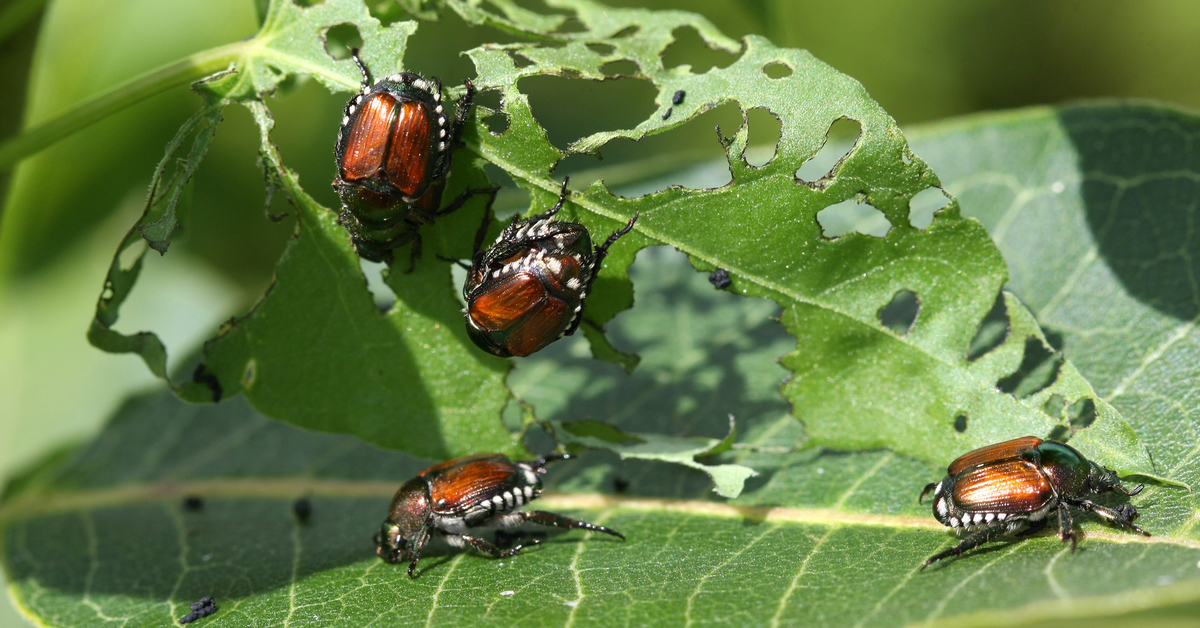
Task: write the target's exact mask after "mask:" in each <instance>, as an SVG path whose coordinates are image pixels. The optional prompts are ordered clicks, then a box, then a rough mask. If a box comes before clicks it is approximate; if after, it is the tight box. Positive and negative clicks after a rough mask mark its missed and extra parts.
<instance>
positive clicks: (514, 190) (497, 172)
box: [458, 163, 529, 285]
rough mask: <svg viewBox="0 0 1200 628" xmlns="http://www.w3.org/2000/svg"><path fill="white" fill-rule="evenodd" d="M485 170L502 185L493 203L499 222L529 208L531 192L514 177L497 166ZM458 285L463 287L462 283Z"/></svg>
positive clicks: (485, 167) (486, 165) (487, 166)
mask: <svg viewBox="0 0 1200 628" xmlns="http://www.w3.org/2000/svg"><path fill="white" fill-rule="evenodd" d="M483 170H484V172H486V173H487V175H488V180H490V181H492V182H493V183H496V184H499V185H500V191H499V192H498V193H497V194H496V201H495V202H494V203H492V211H493V212H495V214H496V219H497V220H498V221H500V222H504V221H506V220H508V219H509V218H511V217H512V216H513V215H515V214H517V213H518V212H523V211H525V210H526V209H528V208H529V190H526V189H524V188H520V187H517V184H516V182H515V181H513V179H512V177H511V176H509V174H508V173H507V172H505V171H504V170H503V169H502V168H500V167H499V166H497V165H496V164H493V163H487V164H484V166H483ZM489 244H490V241H489ZM464 277H465V275H464ZM458 285H462V282H459V283H458Z"/></svg>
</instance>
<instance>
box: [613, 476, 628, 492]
mask: <svg viewBox="0 0 1200 628" xmlns="http://www.w3.org/2000/svg"><path fill="white" fill-rule="evenodd" d="M612 483H613V490H614V491H616V492H618V493H624V492H625V491H627V490H629V480H626V479H625V478H623V477H620V476H614V477H613V480H612Z"/></svg>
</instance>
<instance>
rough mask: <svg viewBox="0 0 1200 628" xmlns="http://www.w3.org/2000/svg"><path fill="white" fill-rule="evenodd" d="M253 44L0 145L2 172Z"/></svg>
mask: <svg viewBox="0 0 1200 628" xmlns="http://www.w3.org/2000/svg"><path fill="white" fill-rule="evenodd" d="M252 41H253V40H248V41H243V42H238V43H236V44H230V45H228V46H221V47H219V48H212V49H210V50H205V51H203V52H198V53H196V54H194V55H191V56H189V57H185V58H183V59H180V60H179V61H175V62H173V63H168V64H167V65H164V66H161V67H159V68H156V69H154V70H150V71H149V72H146V73H145V74H142V75H140V76H137V77H134V78H132V79H130V80H128V81H126V82H124V83H122V84H120V85H117V86H115V87H113V88H112V89H110V90H108V91H106V92H104V93H101V94H98V95H96V96H94V97H92V98H90V99H88V100H85V101H83V102H81V103H79V104H78V105H75V106H74V107H72V108H71V109H70V110H68V111H67V112H65V113H63V114H62V115H60V116H58V117H56V118H53V119H51V120H48V121H46V122H43V123H42V124H39V125H38V126H36V127H34V128H32V129H28V130H26V131H25V132H24V133H21V134H20V135H18V136H16V137H13V138H10V139H9V140H7V141H5V142H4V143H3V144H0V172H3V171H5V170H8V169H9V168H12V167H13V166H15V165H16V164H17V163H19V162H20V161H21V160H22V159H24V158H26V157H28V156H30V155H33V154H34V153H37V152H38V151H41V150H43V149H45V148H47V147H49V146H50V145H52V144H54V143H55V142H57V141H59V140H61V139H63V138H64V137H67V136H68V135H71V134H72V133H75V132H77V131H80V130H82V129H84V128H87V127H88V126H91V125H92V124H95V123H96V122H99V121H100V120H103V119H104V118H107V117H108V116H110V115H112V114H114V113H116V112H118V111H120V110H122V109H124V108H126V107H128V106H130V105H133V104H134V103H137V102H138V101H141V100H143V99H145V98H149V97H151V96H154V95H156V94H159V93H162V92H164V91H166V90H168V89H171V88H172V87H176V86H179V85H184V84H187V83H191V82H192V81H196V80H199V79H201V78H204V77H205V76H208V75H210V74H213V73H214V72H218V71H220V70H223V69H225V68H226V67H228V66H229V64H230V63H232V62H233V61H235V60H237V59H238V57H240V56H241V55H242V54H243V53H244V52H245V50H246V48H247V44H249V43H251V42H252Z"/></svg>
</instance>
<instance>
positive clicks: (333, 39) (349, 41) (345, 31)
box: [325, 22, 363, 61]
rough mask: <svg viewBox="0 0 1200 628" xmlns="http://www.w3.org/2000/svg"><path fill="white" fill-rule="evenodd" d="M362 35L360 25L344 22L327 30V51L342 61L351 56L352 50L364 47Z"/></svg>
mask: <svg viewBox="0 0 1200 628" xmlns="http://www.w3.org/2000/svg"><path fill="white" fill-rule="evenodd" d="M362 45H363V39H362V35H360V34H359V32H358V27H357V26H355V25H353V24H350V23H348V22H344V23H342V24H338V25H336V26H331V27H329V28H328V29H326V30H325V52H326V53H327V54H329V56H331V57H333V58H334V59H337V60H338V61H341V60H343V59H349V58H350V50H351V49H358V48H362Z"/></svg>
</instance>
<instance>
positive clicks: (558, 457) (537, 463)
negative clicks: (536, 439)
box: [529, 454, 571, 471]
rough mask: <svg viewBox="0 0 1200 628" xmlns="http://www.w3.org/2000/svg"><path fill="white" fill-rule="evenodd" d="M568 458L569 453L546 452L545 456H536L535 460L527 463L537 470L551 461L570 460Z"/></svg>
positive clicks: (569, 456) (569, 457)
mask: <svg viewBox="0 0 1200 628" xmlns="http://www.w3.org/2000/svg"><path fill="white" fill-rule="evenodd" d="M570 459H571V454H546V455H545V456H542V457H541V458H538V459H537V460H534V461H533V462H531V463H529V465H530V466H532V467H533V468H534V469H536V470H537V471H542V470H543V467H545V466H546V465H548V464H550V463H551V462H558V461H559V460H570Z"/></svg>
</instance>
